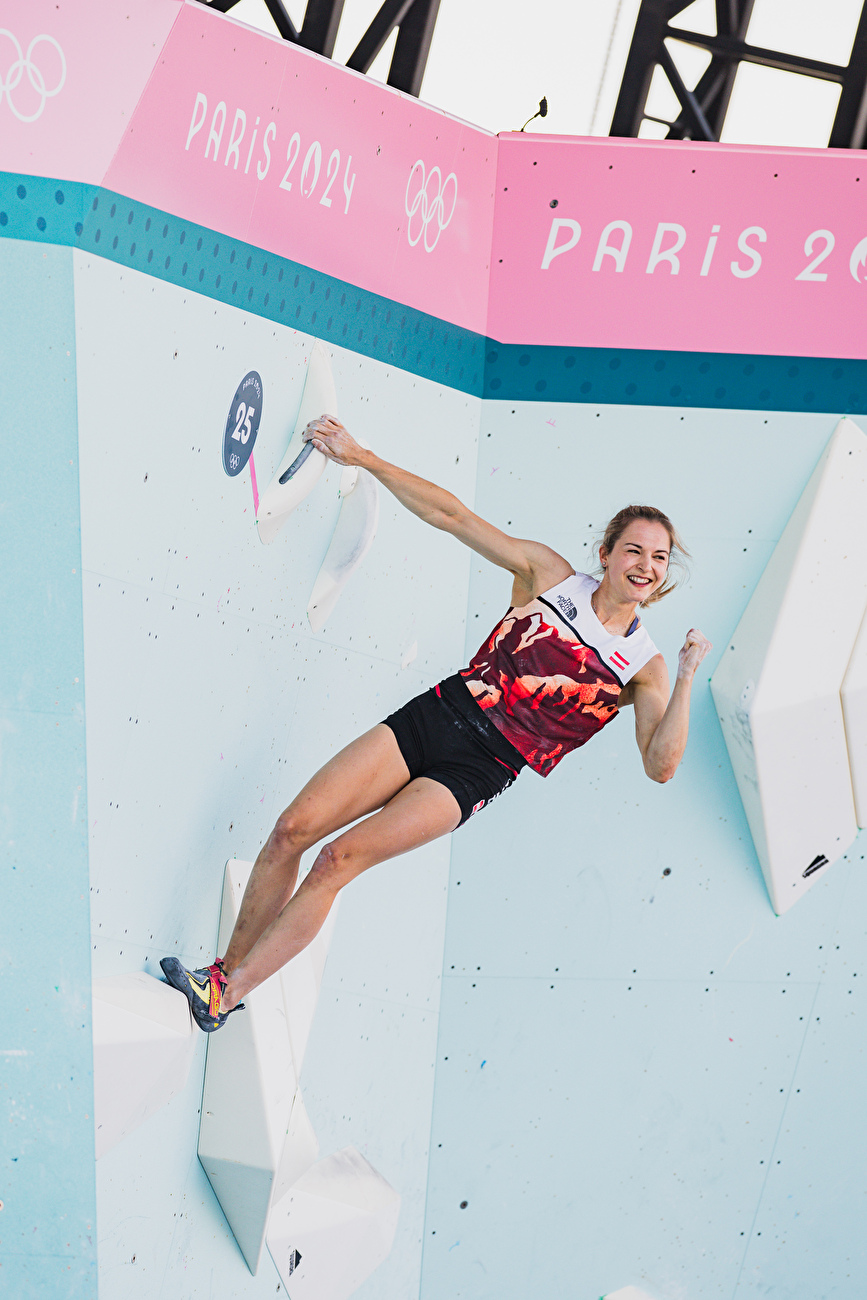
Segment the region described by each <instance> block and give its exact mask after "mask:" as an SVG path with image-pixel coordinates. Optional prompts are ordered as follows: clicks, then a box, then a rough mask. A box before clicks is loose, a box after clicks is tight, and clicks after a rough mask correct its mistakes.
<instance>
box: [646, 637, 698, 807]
mask: <svg viewBox="0 0 867 1300" xmlns="http://www.w3.org/2000/svg"><path fill="white" fill-rule="evenodd" d="M710 649H711V643H710V641H708V640H707V638H706V637H705V636H703V635H702V634H701V632H699V631H698V629H697V628H690V630H689V632H688V633H687V634H686V641H685V642H684V644H683V646H682V648H681V651H680V654H679V655H678V664H677V677H676V678H675V682H674V690H673V691H672V692H671V698H670V699H669V698H668V671H667V669H666V667H665V660H664V659H663V658H662V655H655V656H654V657H653V659H651V660H650V662H649V663H648V664H646V665H645V667H644V668H643V669H642V670H641V672H640V673H638V674H637V675H636V677H635V678H634V680H633V681H632V682H631V683H630V686H631V688H632V690H631V694H632V702H633V704H634V705H635V738H636V740H637V741H638V748H639V749H640V750H641V757H642V759H643V761H644V770H645V772H646V773H647V775H648V776H649V777H650V779H651V780H652V781H660V782H664V781H670V780H671V778H672V777H673V776H674V774H675V772H676V771H677V768H678V765H679V763H680V760H681V759H682V758H683V752H684V750H685V749H686V741H687V737H688V735H689V701H690V694H691V691H692V682H693V678H694V677H695V670H696V668H698V666H699V664H700V663H701V661H702V659H704V657H705V655H706V654H707V653H708V651H709V650H710Z"/></svg>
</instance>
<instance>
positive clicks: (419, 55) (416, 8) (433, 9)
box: [201, 0, 440, 96]
mask: <svg viewBox="0 0 867 1300" xmlns="http://www.w3.org/2000/svg"><path fill="white" fill-rule="evenodd" d="M201 2H202V3H203V4H206V5H207V6H208V7H209V8H210V9H218V10H219V11H220V13H223V14H224V13H228V11H229V10H230V9H231V8H233V6H234V5H236V4H237V3H238V0H201ZM264 2H265V5H266V6H267V9H268V12H269V13H270V15H271V17H272V18H273V19H274V24H275V26H276V28H277V30H278V32H279V33H280V35H281V36H282V37H283V39H284V40H286V41H293V42H294V43H295V44H296V45H303V46H304V48H305V49H306V50H312V51H313V53H314V54H324V55H325V57H326V58H328V59H330V58H331V57H332V56H333V54H334V42H335V41H336V39H337V29H338V27H339V26H340V19H341V17H342V16H343V6H344V3H345V0H307V8H306V9H305V12H304V21H303V22H302V24H301V27H300V28H297V27H296V26H295V24H294V23H293V22H292V19H291V18H290V17H289V13H288V11H287V9H286V5H285V4H284V2H283V0H264ZM439 7H440V0H384V3H383V4H382V5H381V6H380V8H379V10H378V11H377V13H376V14H375V16H374V18H373V21H372V22H371V24H370V26H369V27H368V29H367V31H366V32H365V33H364V35H363V36H362V38H361V40H360V41H359V42H358V45H357V46H356V48H355V49H354V50H353V52H352V54H351V55H350V56H349V58H348V59H347V60H346V66H347V67H348V68H353V69H354V70H355V71H356V72H369V71H370V68H371V65H372V64H373V61H374V59H375V58H376V56H377V55H378V54H379V52H380V50H381V49H382V47H383V46H384V45H385V43H386V41H387V40H388V38H389V36H390V35H391V33H392V32H393V31H394V29H395V28H397V40H396V41H395V45H394V53H393V54H392V56H391V65H390V67H389V71H388V84H389V86H394V87H395V88H396V89H397V90H403V91H405V92H406V93H407V94H408V95H416V96H418V95H419V93H420V92H421V83H422V79H423V78H424V72H425V68H426V66H427V58H428V54H429V53H430V46H431V41H432V40H433V34H434V27H435V26H436V20H437V14H438V13H439Z"/></svg>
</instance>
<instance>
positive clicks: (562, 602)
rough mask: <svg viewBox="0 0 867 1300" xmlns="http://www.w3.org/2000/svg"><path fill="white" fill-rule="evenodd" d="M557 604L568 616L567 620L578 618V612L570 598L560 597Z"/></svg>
mask: <svg viewBox="0 0 867 1300" xmlns="http://www.w3.org/2000/svg"><path fill="white" fill-rule="evenodd" d="M557 604H558V605H559V606H560V608H561V609H562V611H563V613H564V614H565V615H566V617H567V618H576V617H577V615H578V611H577V609H576V608H575V606H574V605H573V604H572V602H571V600H570V599H569V597H568V596H558V597H557Z"/></svg>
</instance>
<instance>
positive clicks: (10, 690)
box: [0, 240, 96, 1300]
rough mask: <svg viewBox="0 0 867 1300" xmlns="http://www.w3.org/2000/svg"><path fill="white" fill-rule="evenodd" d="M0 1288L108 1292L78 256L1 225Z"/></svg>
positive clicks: (60, 1293) (43, 1293)
mask: <svg viewBox="0 0 867 1300" xmlns="http://www.w3.org/2000/svg"><path fill="white" fill-rule="evenodd" d="M0 294H2V300H3V312H2V314H0V395H2V408H3V422H4V436H3V469H2V474H0V536H2V553H3V563H2V570H0V610H2V614H0V664H2V673H0V842H2V844H3V854H2V865H0V971H2V978H3V987H4V997H3V1012H2V1016H0V1099H2V1100H0V1115H2V1122H0V1135H2V1136H0V1158H2V1165H0V1200H2V1201H3V1206H4V1208H3V1211H2V1214H0V1292H2V1293H3V1294H4V1295H7V1294H8V1295H10V1296H15V1297H22V1298H23V1297H30V1296H34V1297H35V1296H39V1297H46V1298H48V1297H50V1298H51V1300H54V1297H65V1296H69V1297H75V1298H76V1300H78V1298H79V1297H81V1298H84V1297H89V1296H93V1295H95V1293H96V1258H95V1254H96V1252H95V1239H96V1233H95V1208H96V1206H95V1191H94V1173H93V1118H92V1116H93V1082H92V1066H91V1055H92V1054H91V1030H90V963H89V960H88V952H89V943H88V933H89V906H88V861H87V839H86V825H87V822H86V818H87V813H86V807H87V805H86V790H85V746H84V670H83V656H82V614H81V551H80V543H79V500H78V448H77V437H76V409H75V329H74V316H73V301H72V256H71V253H70V252H69V251H68V250H65V249H58V248H53V247H51V246H48V245H37V244H31V243H27V242H23V241H21V242H10V241H7V240H0Z"/></svg>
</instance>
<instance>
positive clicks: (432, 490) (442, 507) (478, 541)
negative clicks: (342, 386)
mask: <svg viewBox="0 0 867 1300" xmlns="http://www.w3.org/2000/svg"><path fill="white" fill-rule="evenodd" d="M304 439H305V441H308V442H312V443H313V445H314V447H316V448H318V450H319V451H322V452H324V453H325V455H326V456H328V457H329V459H331V460H333V461H336V462H337V464H338V465H359V466H360V467H361V468H362V469H366V470H367V471H368V473H370V474H372V475H373V476H374V478H376V479H378V480H379V482H380V483H381V484H382V485H383V487H386V488H388V490H389V492H391V493H392V495H393V496H395V497H397V499H398V501H399V502H400V503H401V505H403V506H406V508H407V510H411V511H412V513H413V514H414V515H418V517H419V519H423V520H424V522H425V523H426V524H431V525H432V526H433V527H434V528H440V529H442V531H443V532H446V533H451V534H452V536H453V537H456V538H457V539H458V541H460V542H463V543H464V545H465V546H469V547H470V548H471V549H472V550H474V551H476V552H478V554H479V555H482V556H484V558H485V559H486V560H490V561H491V563H492V564H497V565H499V566H500V568H503V569H507V570H508V571H509V573H511V574H512V575H513V577H514V583H513V587H512V604H513V605H516V606H521V605H526V604H527V603H528V602H529V601H530V600H532V599H533V596H535V595H536V594H537V593H538V592H540V591H547V589H548V588H549V587H553V586H555V585H556V584H557V583H558V582H562V581H563V579H564V578H568V576H569V574H570V573H572V572H574V570H573V568H572V565H571V564H570V563H569V562H568V560H565V559H564V558H563V556H562V555H558V554H557V552H556V551H553V550H552V549H551V547H550V546H545V545H544V544H543V543H542V542H532V541H524V540H522V539H520V538H517V537H510V536H509V535H508V533H504V532H502V531H501V530H500V529H499V528H495V527H494V525H493V524H489V523H488V521H487V520H486V519H481V518H480V517H479V515H476V514H473V512H472V510H470V509H469V508H468V507H467V506H465V505H464V503H463V502H462V501H459V500H458V498H457V497H456V496H454V494H453V493H451V492H449V491H447V490H446V489H445V488H441V487H438V486H437V484H436V483H429V482H428V481H427V479H423V478H418V477H417V476H416V475H415V474H410V473H409V471H408V470H405V469H400V467H399V466H397V465H391V464H389V462H388V461H385V460H382V458H381V457H379V456H377V455H376V454H375V453H374V452H372V451H368V450H366V449H365V448H364V447H361V446H360V445H359V444H358V443H357V442H356V441H355V439H354V438H353V437H352V435H351V434H350V433H349V432H348V431H347V430H346V429H345V428H344V427H343V425H342V424H341V423H340V421H339V420H335V419H333V418H332V417H331V416H328V415H323V416H322V417H321V418H320V419H318V420H311V422H310V424H309V425H308V426H307V428H306V430H305V431H304Z"/></svg>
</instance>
